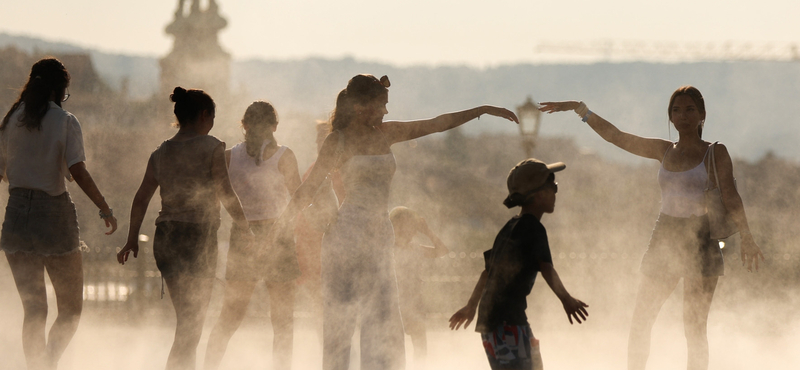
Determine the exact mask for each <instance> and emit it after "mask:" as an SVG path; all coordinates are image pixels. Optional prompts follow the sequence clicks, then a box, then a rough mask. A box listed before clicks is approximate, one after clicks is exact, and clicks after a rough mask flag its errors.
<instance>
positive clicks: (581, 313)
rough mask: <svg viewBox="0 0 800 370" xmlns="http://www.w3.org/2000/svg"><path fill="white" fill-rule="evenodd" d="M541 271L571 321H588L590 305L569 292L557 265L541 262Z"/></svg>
mask: <svg viewBox="0 0 800 370" xmlns="http://www.w3.org/2000/svg"><path fill="white" fill-rule="evenodd" d="M539 271H541V272H542V277H543V278H544V280H545V281H546V282H547V285H549V286H550V289H552V290H553V293H555V294H556V296H557V297H558V299H560V300H561V304H562V305H564V311H566V312H567V318H568V319H569V323H570V324H572V319H573V318H574V319H575V321H577V322H578V324H580V323H581V322H582V321H581V320H583V321H586V317H587V316H589V313H588V312H586V307H589V305H587V304H586V303H583V302H581V301H580V300H578V299H575V298H573V297H572V296H571V295H569V293H567V289H566V288H564V284H562V283H561V278H560V277H558V273H557V272H556V269H555V267H553V264H552V263H548V262H540V263H539ZM451 320H452V319H451Z"/></svg>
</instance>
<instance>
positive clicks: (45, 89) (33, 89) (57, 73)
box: [0, 58, 69, 130]
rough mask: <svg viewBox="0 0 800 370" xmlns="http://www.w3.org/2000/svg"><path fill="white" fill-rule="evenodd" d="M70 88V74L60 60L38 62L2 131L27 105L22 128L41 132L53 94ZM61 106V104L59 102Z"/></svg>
mask: <svg viewBox="0 0 800 370" xmlns="http://www.w3.org/2000/svg"><path fill="white" fill-rule="evenodd" d="M67 86H69V72H67V68H66V67H64V64H62V63H61V62H60V61H59V60H58V59H56V58H45V59H42V60H39V61H38V62H36V63H35V64H34V65H33V67H31V74H30V76H28V82H26V83H25V87H23V88H22V92H21V93H20V94H19V98H17V101H16V102H15V103H14V104H13V105H12V106H11V109H9V110H8V113H6V115H5V117H3V123H2V124H0V130H5V128H6V125H8V121H9V120H10V119H11V115H12V114H13V113H14V111H15V110H17V108H19V106H20V105H21V104H22V103H25V112H24V113H23V114H22V115H21V116H20V118H19V121H20V126H25V127H27V128H28V130H33V129H37V130H41V129H42V118H44V115H45V114H47V110H48V109H50V101H51V100H52V96H53V93H56V94H58V93H60V92H61V91H62V90H64V89H66V88H67ZM57 104H59V105H61V102H60V101H59V102H57Z"/></svg>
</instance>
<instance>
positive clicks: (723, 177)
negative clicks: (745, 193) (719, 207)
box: [710, 144, 764, 271]
mask: <svg viewBox="0 0 800 370" xmlns="http://www.w3.org/2000/svg"><path fill="white" fill-rule="evenodd" d="M714 159H715V161H716V162H717V175H718V176H719V184H717V185H718V186H719V190H720V193H721V194H722V204H724V205H725V209H727V210H728V212H730V213H731V217H732V218H733V222H734V223H736V228H737V229H738V230H739V233H740V235H741V236H742V244H741V257H742V265H743V266H747V270H748V271H752V269H753V262H755V267H756V271H758V262H759V257H760V258H761V260H763V259H764V255H763V254H762V253H761V248H760V247H759V246H758V244H756V242H755V240H754V239H753V234H751V233H750V226H749V225H748V224H747V215H746V214H745V212H744V204H743V203H742V197H741V196H739V191H738V190H736V183H735V181H734V178H733V161H732V160H731V156H730V154H729V153H728V149H727V148H726V147H725V145H722V144H719V145H716V146H715V147H714ZM712 171H713V170H712ZM710 178H711V181H716V180H715V179H714V175H713V174H712V175H711V176H710Z"/></svg>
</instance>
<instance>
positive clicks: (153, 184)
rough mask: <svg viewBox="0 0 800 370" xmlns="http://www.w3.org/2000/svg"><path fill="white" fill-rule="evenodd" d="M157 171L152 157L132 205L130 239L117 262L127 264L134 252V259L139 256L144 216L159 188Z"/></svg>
mask: <svg viewBox="0 0 800 370" xmlns="http://www.w3.org/2000/svg"><path fill="white" fill-rule="evenodd" d="M154 171H155V170H154V169H153V159H152V157H151V158H150V160H149V161H148V162H147V169H146V170H145V171H144V179H142V184H141V185H139V190H137V191H136V196H134V197H133V204H132V205H131V221H130V226H129V227H128V239H127V241H126V242H125V246H124V247H122V250H120V251H119V253H117V262H119V263H121V264H123V265H124V264H125V262H126V261H127V260H128V255H129V254H130V252H133V258H136V257H138V256H139V230H140V229H141V228H142V222H143V221H144V215H145V214H146V213H147V206H149V205H150V200H151V199H153V194H155V192H156V189H157V188H158V182H157V181H156V176H155V172H154Z"/></svg>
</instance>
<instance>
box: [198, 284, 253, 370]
mask: <svg viewBox="0 0 800 370" xmlns="http://www.w3.org/2000/svg"><path fill="white" fill-rule="evenodd" d="M255 286H256V282H255V281H242V280H228V281H227V282H226V283H225V299H224V301H223V303H222V311H221V312H220V314H219V319H217V323H216V324H215V325H214V329H212V330H211V335H210V336H209V337H208V347H207V348H206V359H205V361H204V362H203V366H204V368H205V369H206V370H216V369H217V368H219V364H220V362H222V356H223V355H224V354H225V351H226V350H227V348H228V342H229V341H230V340H231V337H232V336H233V333H234V332H236V330H237V329H239V325H240V324H241V323H242V320H243V319H244V315H245V313H247V306H248V305H249V304H250V298H251V297H252V296H253V290H254V289H255Z"/></svg>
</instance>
